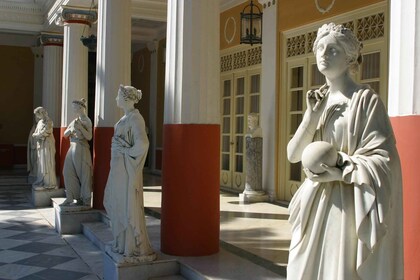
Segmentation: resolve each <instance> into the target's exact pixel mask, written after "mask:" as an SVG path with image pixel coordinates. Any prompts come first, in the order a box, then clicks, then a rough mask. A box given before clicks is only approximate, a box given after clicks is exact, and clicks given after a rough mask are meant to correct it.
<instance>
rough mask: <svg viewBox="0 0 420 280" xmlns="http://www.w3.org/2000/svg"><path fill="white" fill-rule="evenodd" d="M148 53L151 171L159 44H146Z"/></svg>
mask: <svg viewBox="0 0 420 280" xmlns="http://www.w3.org/2000/svg"><path fill="white" fill-rule="evenodd" d="M147 48H148V49H149V51H150V99H149V100H150V103H149V114H150V116H149V119H150V120H149V124H150V127H149V129H150V132H149V137H150V139H149V141H150V149H149V153H150V154H149V159H150V168H151V170H152V171H153V170H156V112H157V71H158V65H157V63H158V49H159V42H158V41H157V40H154V41H153V42H150V43H149V44H147Z"/></svg>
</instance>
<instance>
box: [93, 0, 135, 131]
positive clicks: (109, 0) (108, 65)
mask: <svg viewBox="0 0 420 280" xmlns="http://www.w3.org/2000/svg"><path fill="white" fill-rule="evenodd" d="M98 16H99V18H98V39H97V40H98V46H97V65H96V94H95V126H96V127H114V125H115V123H116V122H117V121H118V120H119V119H120V117H121V116H122V113H121V110H120V109H118V108H117V107H116V103H115V97H116V95H117V91H118V87H119V85H120V84H124V85H130V83H131V1H130V0H120V1H114V0H103V1H99V7H98ZM140 102H141V101H140Z"/></svg>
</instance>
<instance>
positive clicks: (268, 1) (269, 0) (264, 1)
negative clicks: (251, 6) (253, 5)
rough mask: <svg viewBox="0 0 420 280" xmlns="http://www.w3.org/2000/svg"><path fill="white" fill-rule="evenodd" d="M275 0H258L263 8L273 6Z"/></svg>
mask: <svg viewBox="0 0 420 280" xmlns="http://www.w3.org/2000/svg"><path fill="white" fill-rule="evenodd" d="M276 2H277V1H276V0H258V3H260V4H261V5H262V6H263V8H264V9H266V8H270V7H274V6H275V5H276Z"/></svg>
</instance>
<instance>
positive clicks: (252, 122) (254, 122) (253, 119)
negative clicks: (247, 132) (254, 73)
mask: <svg viewBox="0 0 420 280" xmlns="http://www.w3.org/2000/svg"><path fill="white" fill-rule="evenodd" d="M258 120H259V117H258V114H256V113H250V114H249V115H248V127H249V128H250V129H254V128H257V127H258Z"/></svg>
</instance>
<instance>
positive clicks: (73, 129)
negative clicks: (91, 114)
mask: <svg viewBox="0 0 420 280" xmlns="http://www.w3.org/2000/svg"><path fill="white" fill-rule="evenodd" d="M86 105H87V104H86V100H85V99H84V98H82V99H81V100H74V101H73V102H72V107H73V112H74V114H75V115H76V119H74V120H73V121H72V122H71V123H70V124H69V125H68V127H67V129H66V130H65V131H64V137H68V138H70V148H69V150H68V151H67V155H66V159H65V160H64V167H63V176H64V185H65V188H66V200H65V201H64V202H63V203H62V204H61V205H63V206H66V205H70V206H76V205H79V206H80V205H83V206H88V207H90V205H91V192H92V158H91V154H90V147H89V143H88V141H89V140H91V139H92V122H91V121H90V119H89V118H88V116H86Z"/></svg>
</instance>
